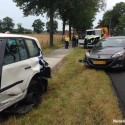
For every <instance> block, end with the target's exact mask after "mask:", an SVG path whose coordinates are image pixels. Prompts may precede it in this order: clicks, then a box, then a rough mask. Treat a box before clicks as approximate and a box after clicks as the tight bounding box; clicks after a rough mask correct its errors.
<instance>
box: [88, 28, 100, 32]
mask: <svg viewBox="0 0 125 125" xmlns="http://www.w3.org/2000/svg"><path fill="white" fill-rule="evenodd" d="M101 29H102V28H98V29H88V30H86V31H95V30H101Z"/></svg>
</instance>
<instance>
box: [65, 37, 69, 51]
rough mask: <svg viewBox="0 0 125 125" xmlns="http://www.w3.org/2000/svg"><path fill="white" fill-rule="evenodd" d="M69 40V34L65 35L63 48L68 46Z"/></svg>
mask: <svg viewBox="0 0 125 125" xmlns="http://www.w3.org/2000/svg"><path fill="white" fill-rule="evenodd" d="M69 42H70V38H69V36H68V35H67V36H66V37H65V49H68V47H69Z"/></svg>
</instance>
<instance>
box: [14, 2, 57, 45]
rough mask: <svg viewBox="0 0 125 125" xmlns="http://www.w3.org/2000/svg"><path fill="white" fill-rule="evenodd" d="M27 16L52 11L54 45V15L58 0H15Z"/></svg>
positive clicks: (51, 25)
mask: <svg viewBox="0 0 125 125" xmlns="http://www.w3.org/2000/svg"><path fill="white" fill-rule="evenodd" d="M13 1H14V2H15V3H16V5H17V6H19V7H20V9H22V10H23V13H24V15H25V16H28V15H42V14H43V13H44V12H45V11H46V10H47V11H49V13H50V46H53V16H54V12H55V10H56V8H57V5H56V4H57V2H58V0H13Z"/></svg>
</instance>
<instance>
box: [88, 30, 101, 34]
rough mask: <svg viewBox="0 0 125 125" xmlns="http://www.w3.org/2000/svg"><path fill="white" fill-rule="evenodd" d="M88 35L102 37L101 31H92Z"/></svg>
mask: <svg viewBox="0 0 125 125" xmlns="http://www.w3.org/2000/svg"><path fill="white" fill-rule="evenodd" d="M86 34H87V35H100V34H101V30H92V31H86Z"/></svg>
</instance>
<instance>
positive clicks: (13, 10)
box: [0, 0, 125, 30]
mask: <svg viewBox="0 0 125 125" xmlns="http://www.w3.org/2000/svg"><path fill="white" fill-rule="evenodd" d="M119 2H125V0H107V7H106V10H110V9H112V8H113V6H115V4H116V3H119ZM103 13H104V12H99V13H97V16H96V20H95V21H94V22H93V24H94V26H96V25H97V23H98V21H99V19H102V16H103ZM7 16H8V17H10V18H12V19H13V21H14V23H15V24H18V23H21V24H22V26H23V27H25V28H29V29H32V23H33V22H34V20H35V19H41V20H42V22H44V23H46V22H47V19H46V16H44V17H43V16H39V17H36V16H28V17H24V16H23V12H22V10H20V9H19V8H18V7H16V4H15V3H14V2H13V1H12V0H1V2H0V20H2V19H3V18H5V17H7ZM58 29H59V30H62V22H61V21H58Z"/></svg>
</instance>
